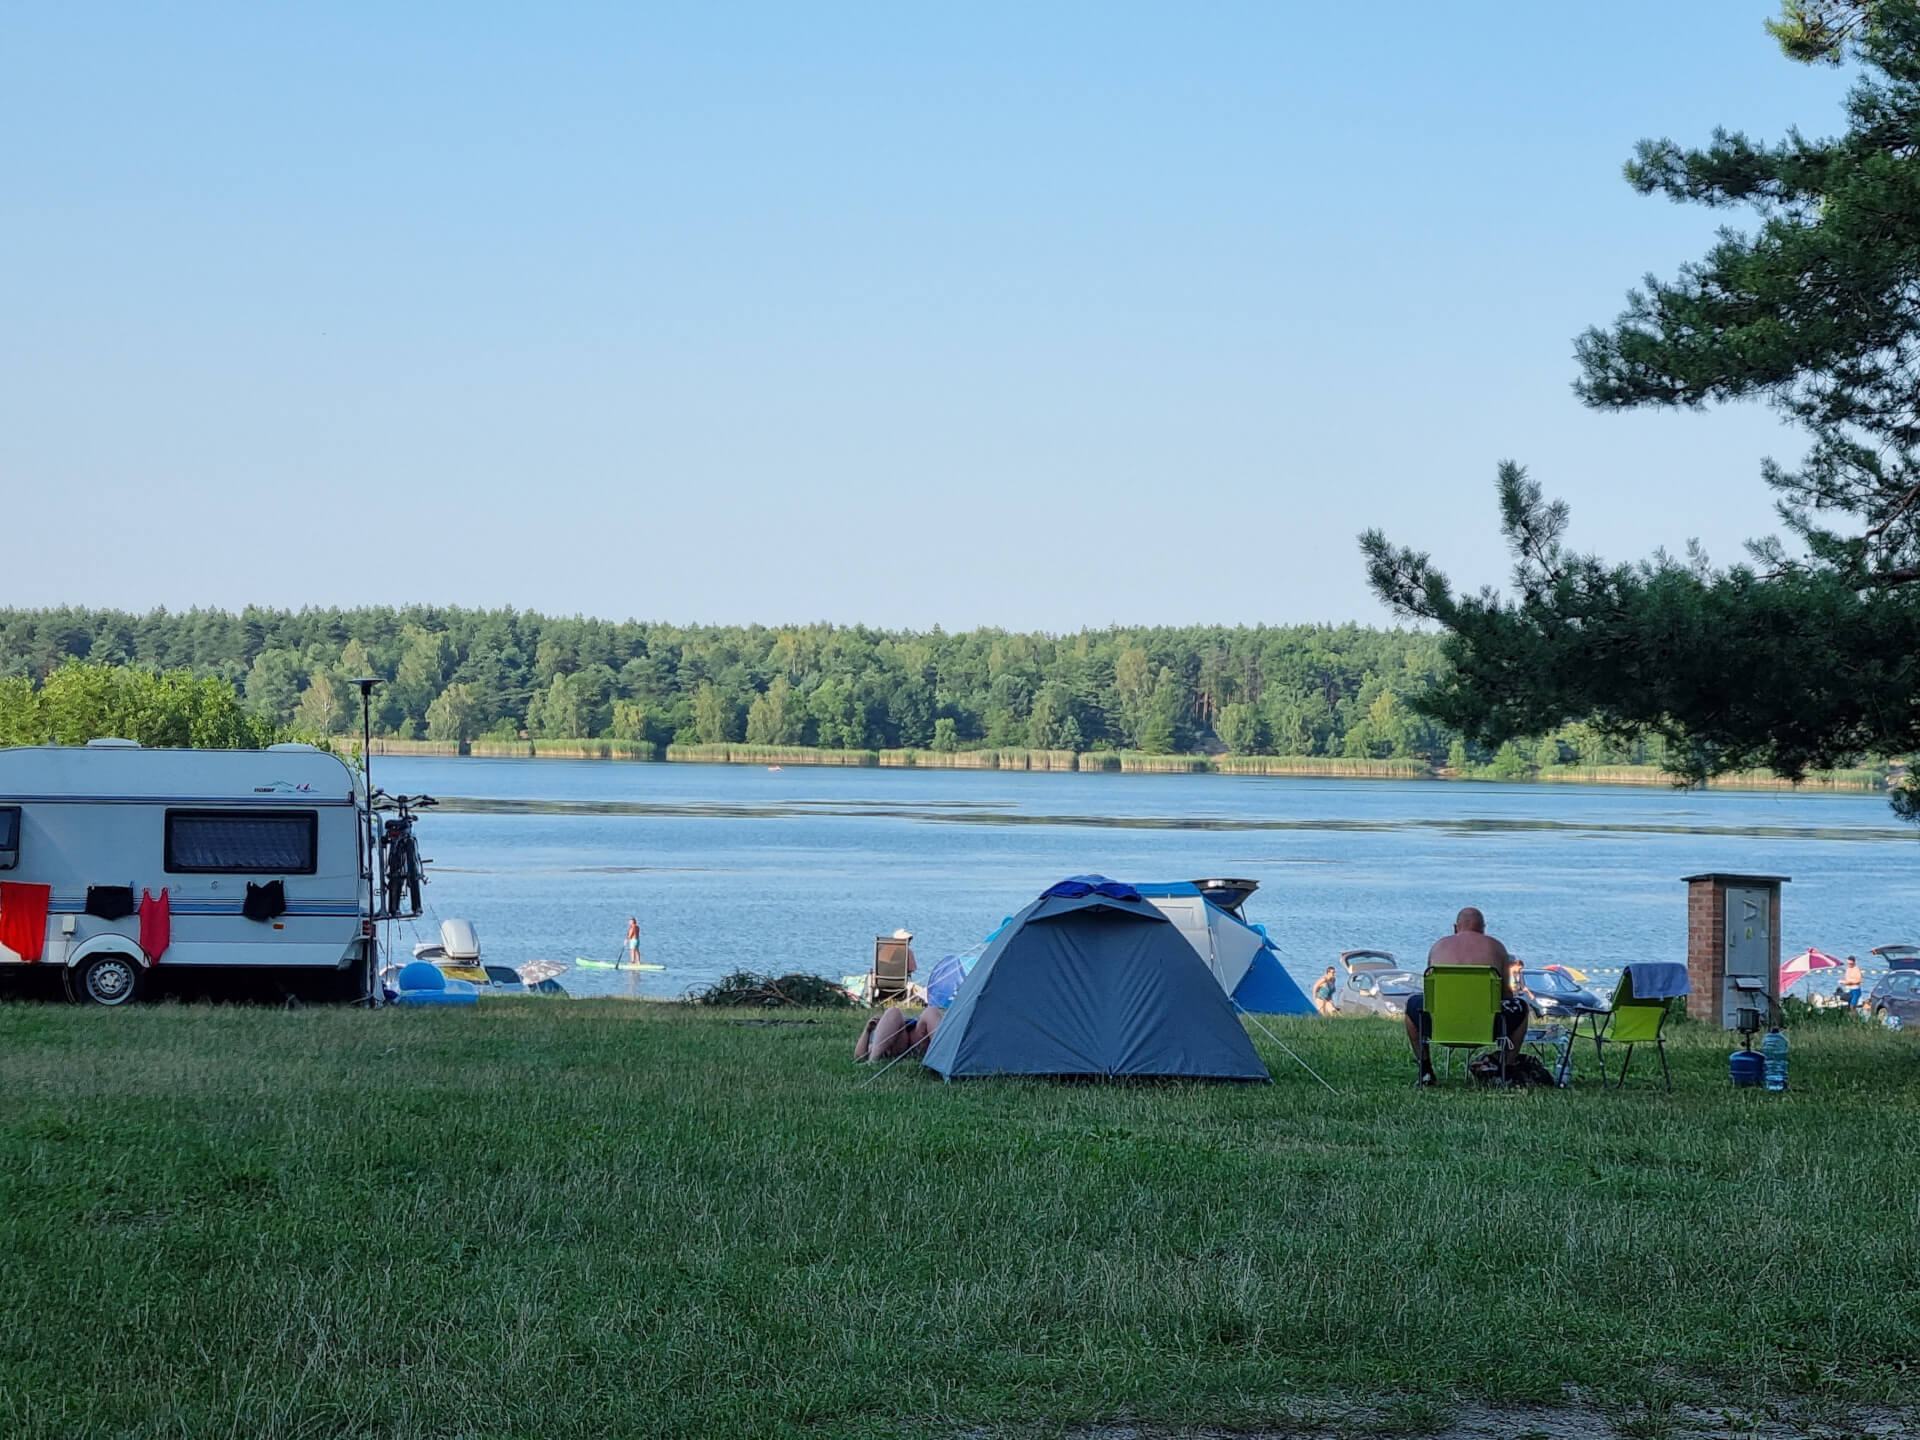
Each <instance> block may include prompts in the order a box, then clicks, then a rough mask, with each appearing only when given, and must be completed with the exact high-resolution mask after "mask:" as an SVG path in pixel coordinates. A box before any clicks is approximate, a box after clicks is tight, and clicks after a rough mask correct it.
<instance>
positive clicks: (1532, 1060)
mask: <svg viewBox="0 0 1920 1440" xmlns="http://www.w3.org/2000/svg"><path fill="white" fill-rule="evenodd" d="M1467 1070H1468V1072H1469V1073H1470V1074H1472V1076H1473V1078H1474V1079H1476V1080H1478V1081H1479V1082H1480V1083H1481V1084H1482V1085H1498V1084H1499V1083H1500V1057H1499V1056H1498V1055H1482V1056H1481V1057H1480V1058H1479V1059H1478V1060H1475V1061H1474V1062H1473V1063H1472V1064H1471V1065H1469V1066H1467ZM1507 1083H1508V1084H1509V1085H1551V1084H1553V1072H1552V1071H1551V1070H1549V1069H1547V1067H1546V1066H1545V1065H1542V1064H1541V1063H1540V1059H1539V1057H1538V1056H1536V1055H1529V1054H1527V1052H1526V1051H1524V1050H1523V1051H1521V1052H1520V1053H1519V1054H1518V1055H1515V1056H1512V1057H1511V1058H1510V1059H1509V1060H1508V1061H1507Z"/></svg>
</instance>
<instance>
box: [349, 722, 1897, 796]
mask: <svg viewBox="0 0 1920 1440" xmlns="http://www.w3.org/2000/svg"><path fill="white" fill-rule="evenodd" d="M335 743H336V744H338V745H340V746H342V748H349V749H357V747H358V745H359V742H358V741H357V740H352V739H351V737H345V738H343V739H342V740H340V741H336V742H335ZM373 753H374V754H375V755H473V756H480V757H490V758H494V759H522V760H523V759H537V758H543V757H544V758H547V759H567V760H667V761H671V762H676V763H681V764H708V765H779V766H787V765H827V766H837V767H855V768H879V769H911V770H1051V771H1067V772H1079V773H1082V774H1127V775H1200V774H1214V775H1296V776H1298V775H1321V776H1327V777H1329V778H1346V779H1370V780H1429V779H1433V780H1483V781H1484V780H1498V781H1502V782H1505V783H1525V782H1527V781H1533V780H1538V781H1542V782H1545V783H1549V784H1574V785H1671V784H1673V777H1672V776H1670V775H1668V774H1667V773H1666V772H1665V771H1663V770H1661V769H1660V768H1659V767H1658V766H1656V765H1554V766H1547V767H1544V768H1542V769H1540V770H1537V771H1529V772H1525V773H1521V774H1516V775H1495V774H1493V773H1491V772H1490V771H1489V770H1487V769H1485V768H1482V769H1481V770H1478V771H1474V772H1472V773H1456V772H1454V771H1450V770H1445V769H1439V770H1436V769H1434V768H1433V767H1432V766H1430V765H1428V764H1426V763H1425V762H1424V761H1420V760H1351V759H1345V758H1342V757H1338V756H1326V755H1148V754H1144V753H1142V752H1140V751H1134V750H1085V751H1079V752H1075V751H1072V750H1028V749H987V750H914V749H907V750H826V749H820V748H817V747H814V746H809V745H735V744H725V745H668V746H666V747H665V748H664V751H663V750H662V747H660V746H658V745H655V744H653V743H652V742H650V741H646V740H469V741H464V742H460V743H455V742H454V741H451V740H401V739H395V738H392V737H389V736H375V737H374V740H373ZM1887 776H1888V771H1887V767H1885V766H1878V765H1874V766H1859V767H1857V768H1853V769H1847V770H1816V771H1813V772H1812V773H1810V774H1809V775H1808V776H1807V777H1806V778H1805V779H1803V780H1801V781H1800V782H1798V784H1797V786H1796V784H1795V783H1794V782H1793V781H1789V780H1785V779H1782V778H1781V777H1780V776H1778V775H1774V774H1772V773H1770V772H1768V771H1765V770H1742V771H1739V772H1737V773H1735V774H1731V775H1722V776H1718V777H1716V778H1715V779H1713V780H1710V781H1708V782H1707V783H1708V785H1709V786H1710V787H1712V788H1714V789H1723V790H1790V789H1796V788H1797V789H1801V790H1829V791H1859V792H1874V791H1882V790H1885V789H1886V787H1887Z"/></svg>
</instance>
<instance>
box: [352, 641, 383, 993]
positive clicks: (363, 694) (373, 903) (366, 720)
mask: <svg viewBox="0 0 1920 1440" xmlns="http://www.w3.org/2000/svg"><path fill="white" fill-rule="evenodd" d="M347 683H348V684H349V685H356V686H358V687H359V689H360V775H361V779H362V780H363V781H364V782H365V784H366V787H367V921H366V926H365V931H364V934H363V936H362V939H363V940H364V942H365V945H366V951H367V954H366V960H367V989H368V994H369V995H371V996H372V998H373V1002H374V1004H376V1005H377V1004H379V1003H380V973H379V958H378V957H379V950H378V947H377V946H376V945H375V944H374V939H373V917H374V916H376V915H378V914H379V913H380V901H379V897H378V895H377V894H376V892H375V886H377V885H378V884H379V880H378V878H377V877H376V876H375V875H374V873H373V872H374V859H373V857H374V856H375V855H377V854H378V853H379V846H378V844H377V843H376V840H377V836H376V835H375V832H374V828H373V687H374V686H376V685H378V684H379V683H380V678H379V677H378V676H377V675H358V676H355V677H354V678H353V679H351V680H349V681H348V682H347Z"/></svg>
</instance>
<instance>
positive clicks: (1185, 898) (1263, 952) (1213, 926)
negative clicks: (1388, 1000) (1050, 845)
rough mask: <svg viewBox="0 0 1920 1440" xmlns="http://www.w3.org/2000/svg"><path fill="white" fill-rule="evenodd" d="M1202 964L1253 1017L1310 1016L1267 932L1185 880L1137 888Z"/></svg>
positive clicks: (1223, 988)
mask: <svg viewBox="0 0 1920 1440" xmlns="http://www.w3.org/2000/svg"><path fill="white" fill-rule="evenodd" d="M1138 888H1139V891H1140V894H1141V896H1142V897H1143V898H1144V899H1145V900H1146V901H1147V902H1148V903H1149V904H1151V905H1152V906H1153V907H1154V908H1155V909H1157V910H1159V911H1160V913H1161V914H1163V915H1165V916H1166V917H1167V919H1169V920H1171V921H1172V922H1173V923H1174V925H1175V926H1176V927H1178V929H1179V931H1180V933H1181V934H1182V935H1184V936H1186V937H1187V942H1188V943H1189V944H1190V945H1192V946H1193V948H1194V950H1195V951H1196V952H1198V954H1199V956H1200V958H1201V959H1202V960H1204V961H1206V962H1207V968H1208V969H1209V970H1211V971H1212V972H1213V976H1214V979H1216V980H1218V981H1219V982H1220V988H1221V989H1222V990H1224V991H1226V992H1227V994H1229V995H1231V996H1232V997H1233V1003H1234V1004H1235V1005H1237V1006H1239V1007H1240V1008H1241V1009H1242V1010H1245V1011H1247V1012H1249V1013H1250V1014H1254V1015H1311V1014H1313V1013H1314V1011H1313V1006H1312V1005H1311V1004H1310V1003H1309V1002H1308V1000H1307V997H1306V996H1305V995H1304V994H1302V993H1301V990H1300V987H1299V985H1297V984H1295V983H1294V979H1293V977H1292V976H1291V975H1289V974H1287V972H1286V970H1285V968H1284V967H1283V966H1282V965H1281V964H1280V955H1279V952H1278V951H1277V950H1275V949H1274V947H1273V942H1272V941H1271V940H1269V939H1267V932H1266V931H1265V930H1262V929H1261V928H1260V927H1259V926H1257V925H1249V924H1247V923H1246V922H1245V921H1244V920H1242V919H1241V918H1240V917H1239V916H1237V915H1234V914H1232V913H1231V912H1229V911H1226V910H1223V909H1221V908H1220V907H1219V906H1218V905H1215V904H1214V903H1213V902H1212V901H1211V900H1209V899H1207V897H1206V896H1205V895H1204V894H1202V893H1201V890H1200V887H1199V886H1198V885H1195V884H1193V883H1192V882H1190V881H1186V880H1176V881H1169V882H1166V883H1163V884H1156V885H1142V886H1139V887H1138Z"/></svg>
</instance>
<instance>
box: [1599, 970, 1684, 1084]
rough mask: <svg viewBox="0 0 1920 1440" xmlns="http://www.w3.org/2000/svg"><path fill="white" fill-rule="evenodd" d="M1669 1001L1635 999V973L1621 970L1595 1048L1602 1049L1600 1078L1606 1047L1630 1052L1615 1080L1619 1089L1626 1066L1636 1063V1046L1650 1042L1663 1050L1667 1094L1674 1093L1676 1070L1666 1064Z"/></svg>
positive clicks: (1662, 1070) (1603, 1077)
mask: <svg viewBox="0 0 1920 1440" xmlns="http://www.w3.org/2000/svg"><path fill="white" fill-rule="evenodd" d="M1668 1005H1669V1002H1667V1001H1665V1000H1636V999H1634V998H1633V972H1632V971H1630V970H1622V971H1621V972H1620V983H1619V984H1618V985H1616V986H1614V989H1613V1004H1612V1005H1611V1006H1610V1007H1609V1008H1608V1011H1607V1019H1606V1025H1605V1027H1604V1028H1603V1029H1600V1030H1598V1031H1596V1033H1595V1035H1594V1048H1595V1049H1596V1050H1598V1051H1599V1052H1600V1079H1601V1081H1602V1082H1603V1083H1604V1082H1605V1080H1606V1078H1607V1054H1606V1048H1605V1047H1606V1046H1608V1045H1624V1046H1626V1047H1627V1053H1626V1054H1625V1055H1623V1056H1622V1057H1621V1058H1620V1078H1619V1079H1618V1080H1617V1081H1615V1082H1614V1088H1616V1089H1618V1088H1620V1087H1621V1086H1624V1085H1625V1084H1626V1083H1627V1067H1628V1066H1629V1065H1631V1064H1633V1047H1634V1046H1636V1045H1651V1046H1653V1047H1654V1048H1655V1049H1656V1050H1658V1051H1659V1052H1660V1073H1661V1075H1662V1076H1664V1077H1665V1079H1666V1082H1667V1093H1668V1094H1672V1093H1673V1071H1672V1069H1671V1068H1669V1066H1668V1065H1667V1041H1666V1035H1665V1031H1666V1028H1667V1010H1668Z"/></svg>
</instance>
